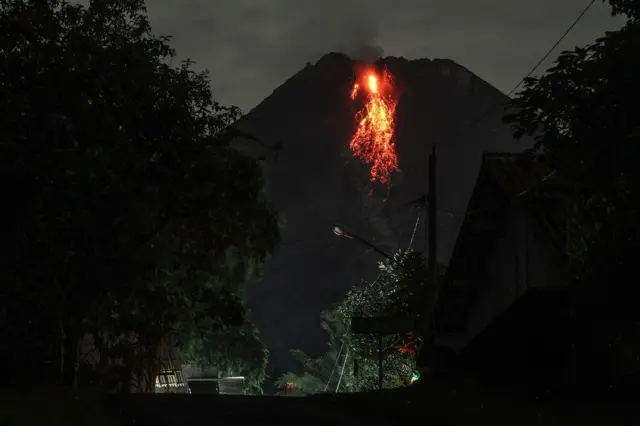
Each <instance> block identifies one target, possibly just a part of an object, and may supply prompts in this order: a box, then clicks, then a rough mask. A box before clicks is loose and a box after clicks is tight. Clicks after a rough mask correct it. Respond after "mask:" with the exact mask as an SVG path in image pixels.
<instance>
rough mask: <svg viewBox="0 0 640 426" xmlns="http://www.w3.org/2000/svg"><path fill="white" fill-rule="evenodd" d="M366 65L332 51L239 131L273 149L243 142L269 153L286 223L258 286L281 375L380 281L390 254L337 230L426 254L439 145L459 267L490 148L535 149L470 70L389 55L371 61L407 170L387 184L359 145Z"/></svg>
mask: <svg viewBox="0 0 640 426" xmlns="http://www.w3.org/2000/svg"><path fill="white" fill-rule="evenodd" d="M361 65H362V64H359V63H357V62H355V61H353V60H351V59H350V58H348V57H347V56H345V55H341V54H335V53H332V54H327V55H325V56H324V57H322V58H321V59H320V60H319V61H318V62H316V63H315V64H313V65H312V64H307V66H306V67H305V68H304V69H302V70H301V71H299V72H298V73H297V74H295V75H294V76H293V77H291V78H290V79H289V80H287V81H286V82H285V83H284V84H283V85H282V86H280V87H278V88H277V89H276V90H275V91H274V92H273V93H272V94H271V95H270V96H269V97H267V98H266V99H265V100H264V101H263V102H261V103H260V104H259V105H258V106H257V107H255V108H254V109H253V110H252V111H250V112H249V113H248V114H247V115H246V116H244V117H243V118H242V119H241V120H240V121H239V122H238V124H237V126H238V128H239V129H240V130H242V131H243V132H246V133H248V134H251V135H252V136H255V137H256V138H258V139H260V140H261V142H262V144H258V143H256V142H255V141H253V140H249V139H246V140H242V139H240V140H237V147H238V149H240V150H242V151H244V152H246V153H249V154H250V155H254V156H260V157H264V163H263V164H264V172H265V177H266V182H267V188H266V191H267V195H268V197H269V199H270V200H271V201H272V202H273V205H274V207H275V209H276V210H277V211H278V213H279V214H280V215H281V216H282V218H283V228H282V230H281V236H282V238H281V242H280V244H279V246H278V247H277V249H276V251H275V252H274V254H273V256H272V258H271V259H270V260H269V262H268V263H267V265H266V267H265V271H264V276H263V278H262V279H261V280H260V281H259V282H254V283H251V284H250V286H249V289H248V299H249V307H250V309H251V313H252V320H253V321H254V323H255V324H256V326H257V327H258V328H259V329H260V330H261V337H262V339H263V341H264V343H265V344H266V345H267V346H268V347H269V349H270V351H271V361H270V368H269V370H270V374H271V376H272V378H275V376H277V375H278V374H279V373H282V372H285V371H295V370H296V369H297V368H298V366H296V365H295V363H294V362H293V359H292V358H291V356H290V355H289V350H290V349H292V348H299V349H302V350H303V351H305V352H306V353H308V354H309V355H312V356H316V355H320V354H322V353H324V352H325V351H326V340H327V337H326V335H325V334H324V332H323V331H322V329H321V328H320V324H319V322H320V320H319V318H320V312H321V310H323V309H327V308H330V307H331V306H332V305H333V304H334V303H336V302H337V301H339V300H340V299H341V298H342V297H344V295H345V293H346V291H347V289H348V288H349V287H351V286H352V285H354V284H357V283H358V282H359V281H360V280H361V279H372V278H374V277H375V275H376V274H377V268H376V264H377V262H379V261H380V260H381V257H380V254H379V253H376V252H375V251H373V250H371V249H369V248H367V247H366V246H365V245H364V244H359V243H358V241H355V240H352V239H345V238H339V237H337V236H336V235H334V233H333V232H332V224H334V223H335V224H339V225H340V226H341V227H344V229H346V230H348V231H349V232H351V233H353V234H356V235H358V236H360V237H362V238H363V239H365V240H367V241H369V242H371V243H372V244H374V245H375V246H377V247H378V248H380V249H382V250H384V251H386V252H387V253H391V252H392V251H393V250H395V249H397V248H405V249H406V248H407V247H408V244H409V241H410V240H413V246H412V248H413V249H414V250H417V251H426V250H425V245H426V238H425V234H426V232H425V228H424V226H423V224H424V214H423V212H422V211H420V209H419V207H418V206H417V205H416V203H412V201H414V200H416V199H419V198H420V197H421V196H422V195H424V194H426V192H427V188H428V179H427V178H428V171H427V164H428V157H429V153H430V152H431V149H432V146H433V144H434V143H436V144H437V151H438V169H437V186H438V188H437V191H438V208H439V209H440V210H439V212H438V253H437V257H438V260H439V262H441V263H447V261H448V259H449V256H450V254H451V251H452V249H453V246H454V244H455V241H456V237H457V234H458V230H459V227H460V225H461V223H462V219H463V214H464V210H465V208H466V205H467V202H468V201H469V198H470V196H471V191H472V189H473V186H474V183H475V180H476V177H477V175H478V171H479V168H480V162H481V154H482V152H485V151H499V152H520V151H522V150H524V149H526V148H529V147H530V146H532V141H531V140H524V139H523V140H520V141H516V140H514V139H513V137H512V134H511V131H510V129H509V128H508V126H507V125H506V124H504V123H503V122H502V117H503V115H504V110H503V108H502V107H499V105H501V104H504V102H506V101H508V99H509V98H508V97H507V96H506V95H505V94H503V93H502V92H500V91H499V90H497V89H496V88H494V87H492V86H491V85H490V84H488V83H487V82H486V81H484V80H482V79H481V78H479V77H478V76H476V75H475V74H473V73H472V72H470V71H469V70H467V69H466V68H464V67H463V66H461V65H458V64H457V63H455V62H454V61H451V60H446V59H434V60H429V59H419V60H407V59H404V58H396V57H387V58H383V59H380V60H379V61H377V62H376V63H375V64H370V65H371V66H373V67H375V68H376V69H378V70H382V69H384V70H388V72H389V73H390V75H391V76H393V91H394V99H396V100H397V103H394V105H393V106H394V129H393V130H394V134H393V141H394V142H393V143H394V150H395V154H396V155H397V170H396V169H393V170H392V171H393V173H391V175H390V178H389V182H388V184H387V185H381V184H376V183H375V182H374V183H372V182H371V173H370V172H371V170H370V167H369V166H367V164H365V163H364V162H363V161H362V159H361V158H359V157H358V156H356V155H354V153H353V151H352V150H351V149H350V141H351V140H352V139H353V137H354V134H355V132H356V131H357V126H358V123H357V122H356V117H357V116H358V111H359V109H360V108H361V105H358V104H357V103H356V102H354V101H353V99H352V96H350V95H351V94H352V92H353V89H354V83H355V82H356V80H357V78H358V76H357V72H356V70H357V69H358V67H360V66H361ZM496 106H497V107H496ZM492 107H493V109H492V110H491V112H490V113H488V114H485V113H486V112H487V110H488V109H489V108H492ZM480 116H483V118H482V119H481V120H477V119H478V117H480ZM471 123H473V124H471ZM276 145H278V146H281V149H280V150H279V152H278V155H277V156H274V155H271V154H272V152H271V151H270V150H268V149H265V146H276ZM372 185H373V186H374V187H373V188H372ZM418 216H420V223H419V226H418V228H417V233H416V234H415V238H412V234H413V230H414V227H415V224H416V219H417V218H418Z"/></svg>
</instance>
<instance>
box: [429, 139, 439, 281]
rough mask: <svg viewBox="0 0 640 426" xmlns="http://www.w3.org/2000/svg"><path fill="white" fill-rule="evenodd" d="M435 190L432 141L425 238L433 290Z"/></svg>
mask: <svg viewBox="0 0 640 426" xmlns="http://www.w3.org/2000/svg"><path fill="white" fill-rule="evenodd" d="M436 191H437V189H436V144H435V143H434V144H433V147H432V149H431V155H430V156H429V194H428V195H427V203H428V210H427V212H428V213H427V214H428V215H429V222H428V223H429V226H428V230H427V232H428V235H427V238H428V241H429V257H428V265H427V267H428V271H429V273H430V276H431V286H432V288H433V289H434V290H435V289H436V288H437V281H438V253H437V250H438V234H437V232H438V231H437V222H436V214H437V210H438V205H437V201H438V199H437V195H436Z"/></svg>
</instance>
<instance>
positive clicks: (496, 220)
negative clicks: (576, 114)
mask: <svg viewBox="0 0 640 426" xmlns="http://www.w3.org/2000/svg"><path fill="white" fill-rule="evenodd" d="M545 172H546V168H545V164H544V162H542V161H531V157H530V156H526V155H522V154H512V153H493V152H488V153H484V154H483V156H482V163H481V166H480V171H479V173H478V178H477V179H476V184H475V187H474V189H473V192H472V195H471V198H470V199H469V203H468V205H467V210H466V212H465V217H464V221H463V223H462V226H461V228H460V232H459V233H458V238H457V240H456V244H455V247H454V249H453V253H452V255H451V258H450V261H449V265H448V268H447V274H446V276H445V278H444V283H443V286H442V290H441V293H440V301H439V303H438V310H437V312H436V315H437V316H436V322H437V324H438V329H439V330H440V331H443V332H455V331H459V330H460V329H461V328H462V327H464V325H465V324H466V316H467V313H468V311H469V309H470V307H471V304H472V301H473V299H474V296H475V294H476V293H477V290H478V289H477V288H476V287H475V286H476V285H477V284H476V283H477V282H478V280H477V279H473V280H466V278H467V277H473V278H476V277H478V276H479V275H482V274H483V272H484V271H485V268H486V266H487V256H488V255H489V253H490V252H491V246H492V244H493V243H494V241H495V240H496V239H497V238H498V237H499V236H500V234H501V232H503V226H504V224H505V219H506V211H507V207H508V206H511V205H518V204H520V205H521V204H522V203H525V202H526V201H527V200H528V198H527V197H525V196H524V195H526V194H528V193H529V192H533V189H534V188H535V189H536V190H537V189H538V188H539V187H540V182H544V178H542V179H541V178H540V176H544V175H543V174H544V173H545ZM535 200H536V202H535V203H532V204H527V211H528V212H529V213H531V216H532V218H533V219H534V222H536V223H538V224H542V226H540V227H539V228H540V229H541V230H544V232H545V233H549V234H551V233H553V232H552V231H557V230H558V229H559V228H560V227H559V226H558V216H557V214H556V215H555V216H556V217H555V218H554V217H553V214H552V212H557V210H558V209H550V208H548V206H546V205H544V206H542V205H541V204H543V200H542V199H541V198H539V197H538V198H536V199H535ZM551 201H555V200H551ZM550 212H551V213H550ZM555 233H556V234H557V235H555V238H554V239H553V241H556V242H557V243H558V244H561V243H562V242H563V241H564V238H563V236H562V235H561V233H560V232H555ZM550 236H551V235H550ZM553 241H552V242H553Z"/></svg>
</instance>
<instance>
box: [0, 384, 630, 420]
mask: <svg viewBox="0 0 640 426" xmlns="http://www.w3.org/2000/svg"><path fill="white" fill-rule="evenodd" d="M635 406H636V407H634V405H630V404H628V403H626V404H611V403H608V404H604V403H602V404H599V403H597V402H594V401H591V402H588V403H586V402H584V403H580V402H579V401H575V402H573V403H563V404H558V403H555V404H554V403H544V404H543V403H539V402H536V401H535V400H532V401H523V400H516V399H515V398H509V397H505V396H500V397H498V396H495V395H492V394H490V393H487V392H484V391H479V390H478V389H468V388H459V387H457V388H453V387H446V386H426V385H425V386H422V387H417V386H416V387H414V388H411V389H402V390H393V391H383V392H373V393H368V394H349V395H322V396H314V397H308V398H293V397H289V398H287V397H266V396H265V397H262V396H255V397H250V396H210V395H118V396H115V395H95V394H87V393H85V394H81V393H71V392H68V391H63V390H60V389H54V388H51V389H38V390H33V389H31V390H29V389H11V390H4V391H2V392H1V393H0V426H22V425H25V426H31V425H43V426H44V425H46V426H49V425H50V426H80V425H87V426H133V425H136V426H147V425H148V426H187V425H188V426H195V425H227V424H238V423H243V424H245V423H246V424H254V425H283V424H305V423H307V424H327V425H329V424H330V425H359V424H363V425H366V424H369V425H371V424H376V425H384V424H388V425H402V424H406V423H409V424H412V423H413V424H415V422H418V423H421V424H430V425H476V424H477V425H516V426H521V425H523V426H524V425H545V426H546V425H581V426H582V425H607V426H609V425H611V426H613V425H640V401H638V402H637V404H635Z"/></svg>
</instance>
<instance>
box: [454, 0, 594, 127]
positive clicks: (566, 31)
mask: <svg viewBox="0 0 640 426" xmlns="http://www.w3.org/2000/svg"><path fill="white" fill-rule="evenodd" d="M595 2H596V0H591V1H590V2H589V4H588V5H587V6H586V7H585V8H584V9H583V10H582V12H581V13H580V15H578V17H577V18H576V19H575V20H574V21H573V23H572V24H571V25H570V26H569V28H567V29H566V30H565V32H564V33H563V34H562V35H561V36H560V38H559V39H558V40H557V41H556V42H555V43H554V44H553V46H551V48H550V49H549V50H547V52H546V53H545V54H544V56H543V57H542V58H541V59H540V60H539V61H538V62H537V63H536V65H535V66H534V67H533V68H532V69H531V71H529V72H528V73H527V75H526V76H524V77H523V78H522V79H521V80H520V81H519V82H518V84H517V85H515V87H513V89H511V90H509V92H508V93H507V96H508V97H510V96H511V95H512V94H513V93H514V92H515V91H516V90H518V88H520V86H522V84H523V83H524V82H525V81H526V79H527V78H529V77H531V76H532V75H533V73H534V72H536V71H537V70H538V68H539V67H540V65H542V63H543V62H544V61H545V60H546V59H547V58H548V57H549V56H550V55H551V54H552V53H553V51H554V50H555V49H556V48H557V47H558V46H559V45H560V43H562V41H563V40H564V39H565V38H566V37H567V35H569V33H570V32H571V31H572V30H573V29H574V28H575V26H576V25H577V24H578V22H580V20H582V18H583V17H584V15H585V14H586V13H587V12H588V11H589V9H591V7H592V6H593V5H594V3H595ZM504 105H505V103H504V102H501V103H499V104H495V105H493V106H491V107H489V108H488V109H487V110H486V111H484V112H483V113H482V114H481V115H479V116H478V117H477V118H475V119H473V120H471V121H470V122H469V124H467V125H466V126H464V127H463V128H462V129H460V131H459V132H458V133H456V134H454V138H457V137H460V136H461V135H463V134H465V133H466V132H467V131H468V130H469V129H471V127H473V126H474V125H476V124H477V123H479V122H480V121H482V120H484V119H485V118H486V117H487V116H488V115H489V114H490V113H492V112H493V111H494V110H495V109H496V108H499V107H503V106H504Z"/></svg>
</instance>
